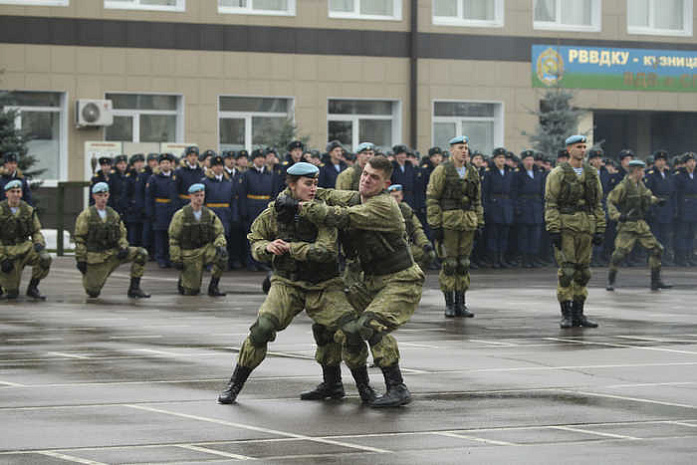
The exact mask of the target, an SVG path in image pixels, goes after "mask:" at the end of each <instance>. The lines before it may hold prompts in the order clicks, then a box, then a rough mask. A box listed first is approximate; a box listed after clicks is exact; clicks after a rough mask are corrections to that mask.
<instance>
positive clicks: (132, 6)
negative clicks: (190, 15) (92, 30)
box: [104, 0, 186, 11]
mask: <svg viewBox="0 0 697 465" xmlns="http://www.w3.org/2000/svg"><path fill="white" fill-rule="evenodd" d="M185 1H186V0H104V8H115V9H127V10H158V11H185V10H186V4H185Z"/></svg>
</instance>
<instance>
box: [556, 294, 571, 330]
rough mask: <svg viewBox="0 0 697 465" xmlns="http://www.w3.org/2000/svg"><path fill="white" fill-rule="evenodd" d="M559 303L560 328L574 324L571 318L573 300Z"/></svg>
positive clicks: (567, 327)
mask: <svg viewBox="0 0 697 465" xmlns="http://www.w3.org/2000/svg"><path fill="white" fill-rule="evenodd" d="M559 305H560V306H561V321H560V322H559V327H560V328H561V329H569V328H572V327H573V326H574V322H573V318H572V315H573V313H572V310H573V309H572V306H573V302H571V301H570V300H565V301H564V302H559Z"/></svg>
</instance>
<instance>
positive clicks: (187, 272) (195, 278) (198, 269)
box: [179, 243, 227, 293]
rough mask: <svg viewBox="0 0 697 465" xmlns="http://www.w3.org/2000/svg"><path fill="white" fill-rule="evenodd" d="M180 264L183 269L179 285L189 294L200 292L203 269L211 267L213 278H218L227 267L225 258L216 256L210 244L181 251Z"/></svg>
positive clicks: (213, 247)
mask: <svg viewBox="0 0 697 465" xmlns="http://www.w3.org/2000/svg"><path fill="white" fill-rule="evenodd" d="M182 262H183V263H184V269H183V270H182V271H181V273H180V274H179V279H180V284H181V286H182V287H183V288H184V290H185V291H187V292H189V293H198V292H199V291H200V290H201V282H202V281H203V270H204V268H205V267H207V266H208V265H211V264H212V265H213V268H212V269H211V276H212V277H213V278H220V277H221V276H222V275H223V271H225V267H227V257H221V256H220V255H218V254H217V252H216V248H215V246H214V245H213V244H212V243H211V244H206V245H204V246H203V247H199V248H198V249H191V250H182Z"/></svg>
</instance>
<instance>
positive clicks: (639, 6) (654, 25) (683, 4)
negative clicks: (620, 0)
mask: <svg viewBox="0 0 697 465" xmlns="http://www.w3.org/2000/svg"><path fill="white" fill-rule="evenodd" d="M627 32H629V33H630V34H654V35H670V36H691V35H692V0H661V1H660V2H659V1H658V0H627Z"/></svg>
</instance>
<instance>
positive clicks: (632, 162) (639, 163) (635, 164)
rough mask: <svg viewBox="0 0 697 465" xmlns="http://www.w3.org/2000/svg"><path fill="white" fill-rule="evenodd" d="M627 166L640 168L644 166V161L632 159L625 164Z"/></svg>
mask: <svg viewBox="0 0 697 465" xmlns="http://www.w3.org/2000/svg"><path fill="white" fill-rule="evenodd" d="M627 166H638V167H640V168H644V167H646V163H644V162H643V161H641V160H632V161H630V162H629V163H628V164H627Z"/></svg>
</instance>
